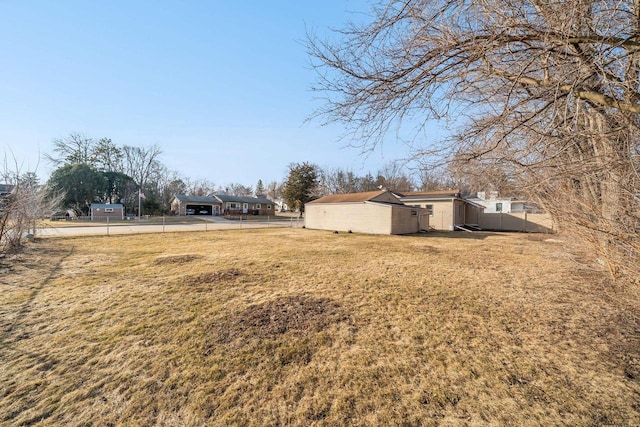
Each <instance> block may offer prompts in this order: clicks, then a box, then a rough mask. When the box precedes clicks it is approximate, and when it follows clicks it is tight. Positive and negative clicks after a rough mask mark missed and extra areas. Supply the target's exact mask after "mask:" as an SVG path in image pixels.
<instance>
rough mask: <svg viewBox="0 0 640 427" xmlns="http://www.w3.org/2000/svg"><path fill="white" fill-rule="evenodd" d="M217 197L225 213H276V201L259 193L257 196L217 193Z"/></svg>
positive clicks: (267, 214) (266, 214)
mask: <svg viewBox="0 0 640 427" xmlns="http://www.w3.org/2000/svg"><path fill="white" fill-rule="evenodd" d="M215 197H216V198H217V199H218V200H220V203H222V213H223V214H224V215H265V216H269V215H275V212H276V204H275V202H273V201H271V200H269V199H267V198H266V196H263V195H258V196H257V197H244V196H230V195H228V194H216V195H215Z"/></svg>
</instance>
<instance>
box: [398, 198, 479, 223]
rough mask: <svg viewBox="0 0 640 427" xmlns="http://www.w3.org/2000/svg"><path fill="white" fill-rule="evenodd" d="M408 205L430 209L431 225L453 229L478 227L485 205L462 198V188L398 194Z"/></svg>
mask: <svg viewBox="0 0 640 427" xmlns="http://www.w3.org/2000/svg"><path fill="white" fill-rule="evenodd" d="M397 196H398V198H399V199H400V200H401V201H402V202H403V203H404V204H406V205H408V206H413V207H420V208H424V209H428V210H429V226H430V227H431V229H434V230H440V231H453V230H455V229H456V228H457V227H459V226H462V227H464V226H470V227H477V226H478V224H479V222H480V215H481V214H482V211H483V209H484V207H483V206H481V205H478V204H477V203H474V202H471V201H469V200H466V199H464V198H462V196H461V194H460V190H445V191H424V192H408V193H402V194H399V193H398V194H397Z"/></svg>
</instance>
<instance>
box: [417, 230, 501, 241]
mask: <svg viewBox="0 0 640 427" xmlns="http://www.w3.org/2000/svg"><path fill="white" fill-rule="evenodd" d="M504 234H505V232H501V233H496V232H493V231H472V232H468V231H429V232H427V233H416V234H406V235H405V236H409V237H426V238H429V237H445V238H447V239H471V240H484V239H486V238H487V237H491V236H501V235H504Z"/></svg>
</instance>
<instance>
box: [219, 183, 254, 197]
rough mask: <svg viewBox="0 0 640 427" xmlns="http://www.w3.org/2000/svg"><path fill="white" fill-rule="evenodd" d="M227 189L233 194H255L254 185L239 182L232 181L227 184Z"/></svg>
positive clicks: (246, 195) (243, 195)
mask: <svg viewBox="0 0 640 427" xmlns="http://www.w3.org/2000/svg"><path fill="white" fill-rule="evenodd" d="M225 191H226V192H227V193H229V194H230V195H232V196H239V197H250V196H253V187H251V186H248V187H247V186H245V185H242V184H240V183H237V182H232V183H231V184H227V185H226V186H225Z"/></svg>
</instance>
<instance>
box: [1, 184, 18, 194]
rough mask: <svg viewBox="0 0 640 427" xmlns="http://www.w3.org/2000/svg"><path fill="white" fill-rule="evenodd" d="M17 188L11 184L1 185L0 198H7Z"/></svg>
mask: <svg viewBox="0 0 640 427" xmlns="http://www.w3.org/2000/svg"><path fill="white" fill-rule="evenodd" d="M15 188H16V186H15V185H11V184H0V197H7V196H9V195H10V194H11V193H13V191H14V190H15Z"/></svg>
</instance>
